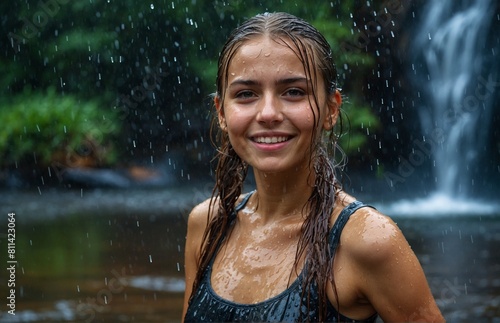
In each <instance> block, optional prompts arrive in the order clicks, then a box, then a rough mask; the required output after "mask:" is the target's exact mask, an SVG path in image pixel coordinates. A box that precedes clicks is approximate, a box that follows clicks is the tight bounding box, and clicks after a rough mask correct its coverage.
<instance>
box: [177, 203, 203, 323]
mask: <svg viewBox="0 0 500 323" xmlns="http://www.w3.org/2000/svg"><path fill="white" fill-rule="evenodd" d="M208 206H209V200H207V201H205V202H203V203H201V204H199V205H198V206H196V207H195V208H194V209H193V210H192V211H191V213H190V214H189V218H188V226H187V236H186V246H185V250H184V271H185V278H186V289H185V292H184V306H183V310H182V321H184V317H185V316H186V311H187V307H188V301H189V297H190V296H191V293H192V289H193V283H194V279H195V277H196V272H197V270H198V260H199V257H200V247H201V243H202V237H203V233H204V232H205V228H206V226H207V215H208Z"/></svg>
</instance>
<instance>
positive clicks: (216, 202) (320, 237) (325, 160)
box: [193, 12, 341, 320]
mask: <svg viewBox="0 0 500 323" xmlns="http://www.w3.org/2000/svg"><path fill="white" fill-rule="evenodd" d="M262 36H266V37H269V38H270V39H272V40H274V41H277V42H279V43H280V44H283V45H284V46H288V47H289V48H290V49H291V50H292V51H293V52H294V53H295V54H296V55H297V57H298V58H299V59H300V61H301V62H302V64H303V66H304V72H305V73H306V77H307V78H308V79H309V80H310V82H308V83H310V85H308V86H310V89H309V90H310V91H311V93H312V97H313V99H312V100H314V102H310V103H311V104H310V105H311V109H312V110H313V113H314V116H315V117H314V120H315V122H314V129H315V130H316V129H318V127H320V126H321V125H320V118H319V115H320V113H319V109H320V107H321V102H319V99H318V91H321V90H324V91H325V93H326V94H327V100H330V99H333V98H332V97H333V95H329V94H334V93H335V91H336V90H337V71H336V68H335V64H334V63H333V59H332V51H331V47H330V45H329V44H328V42H327V40H326V39H325V37H324V36H323V35H322V34H321V33H320V32H319V31H318V30H317V29H316V28H314V27H313V26H312V25H311V24H309V23H308V22H306V21H304V20H302V19H300V18H298V17H295V16H293V15H290V14H287V13H282V12H278V13H264V14H259V15H257V16H254V17H252V18H250V19H248V20H247V21H245V22H244V23H242V24H241V25H240V26H239V27H237V28H236V29H235V30H234V31H233V32H232V33H231V35H230V36H229V38H228V39H227V41H226V43H225V45H224V46H223V48H222V51H221V53H220V56H219V61H218V74H217V80H216V86H217V92H216V93H215V94H214V95H216V96H218V97H219V99H220V102H221V107H220V108H221V109H224V96H225V91H226V87H227V83H228V69H229V65H230V63H231V61H232V59H233V57H234V55H235V54H236V53H237V52H238V50H239V48H240V47H241V46H242V45H244V44H245V43H246V42H247V41H248V40H250V39H254V38H257V37H262ZM319 78H322V79H323V81H324V85H325V88H324V89H318V88H317V87H318V86H317V85H318V82H317V81H318V79H319ZM323 104H324V103H323ZM315 108H316V110H317V111H314V110H315ZM338 108H339V107H338ZM339 113H340V111H339ZM338 120H339V123H341V118H340V117H339V118H338ZM339 126H340V128H341V124H340V125H338V126H336V128H337V129H338V128H339ZM211 129H212V134H215V136H212V138H214V137H215V142H214V144H215V145H216V147H217V155H216V159H217V160H218V163H217V166H216V172H215V174H216V175H215V176H216V183H215V187H214V190H213V192H212V199H211V202H210V208H209V222H208V226H207V228H206V230H205V233H204V236H203V243H202V247H201V248H202V249H201V256H200V259H199V264H198V272H197V275H196V278H195V282H194V286H193V290H195V289H196V288H197V287H198V285H199V283H200V279H201V276H202V274H203V272H204V271H205V270H206V268H207V266H208V264H209V262H210V259H211V258H212V257H214V255H215V253H216V252H217V248H218V246H219V244H220V243H221V242H222V240H223V239H224V237H225V235H227V234H230V232H231V231H230V230H231V227H232V226H231V223H230V215H231V214H234V212H235V205H236V203H237V200H238V198H239V197H240V195H241V192H242V188H243V182H244V180H245V178H246V175H247V171H248V165H247V164H246V163H245V162H244V161H243V160H242V159H241V158H240V157H239V156H238V155H237V154H236V152H235V151H234V149H233V147H232V145H231V142H230V141H229V137H228V134H227V133H226V132H224V131H221V129H220V127H219V125H218V124H217V118H216V116H214V119H213V122H212V128H211ZM340 131H341V130H340ZM215 132H216V133H215ZM313 133H316V131H314V132H313ZM311 140H312V142H311V150H310V153H311V159H310V160H311V163H312V165H311V166H312V167H311V168H312V169H313V170H314V187H313V191H312V193H311V196H310V197H309V199H308V202H307V204H306V206H304V210H303V211H304V212H307V214H306V217H305V220H304V223H303V225H302V228H301V235H300V238H299V242H298V246H297V252H296V257H295V264H294V268H295V269H294V270H296V271H297V268H298V263H299V260H300V259H303V258H304V257H305V256H306V257H305V259H306V262H305V264H304V268H303V270H306V271H305V272H306V273H307V274H306V277H305V279H304V287H306V288H303V289H302V290H303V291H304V292H306V291H309V288H307V287H308V286H309V285H310V284H317V286H318V287H319V306H320V308H319V312H320V318H319V319H320V320H324V318H325V316H326V309H327V305H326V304H328V303H327V302H328V297H327V292H326V288H327V286H328V282H331V283H332V284H333V286H334V292H335V295H336V288H335V284H334V280H333V272H332V266H333V256H334V255H333V254H331V252H330V248H329V246H328V244H327V241H328V233H329V220H330V217H331V214H332V210H333V207H334V204H335V201H336V195H337V193H338V191H339V190H340V184H339V181H338V180H337V178H336V171H337V170H338V168H339V167H338V164H336V162H335V152H336V151H338V150H337V149H336V146H337V135H336V133H335V132H334V131H323V134H322V136H321V138H314V136H313V138H312V139H311ZM311 175H312V174H311ZM303 296H304V295H303ZM306 299H309V297H308V296H307V295H306ZM308 303H309V302H308ZM307 307H308V308H309V304H307ZM337 308H338V297H337Z"/></svg>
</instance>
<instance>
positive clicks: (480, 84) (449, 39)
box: [412, 0, 498, 198]
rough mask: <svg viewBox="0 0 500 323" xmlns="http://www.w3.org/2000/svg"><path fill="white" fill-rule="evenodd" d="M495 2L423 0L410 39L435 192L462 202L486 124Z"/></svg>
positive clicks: (489, 110) (490, 96)
mask: <svg viewBox="0 0 500 323" xmlns="http://www.w3.org/2000/svg"><path fill="white" fill-rule="evenodd" d="M494 1H495V0H462V1H457V0H427V2H426V4H425V7H424V8H423V12H422V21H421V22H420V25H419V26H418V28H416V34H415V35H414V38H413V45H412V51H413V54H414V55H416V58H415V64H414V65H413V68H414V70H413V73H414V74H415V75H416V82H415V84H416V87H417V88H418V90H419V91H420V92H421V95H423V96H424V97H423V98H424V100H426V104H425V105H424V106H421V107H417V108H418V110H419V111H418V112H419V117H420V122H421V126H422V131H423V134H424V140H426V141H427V142H432V147H431V151H432V159H433V163H434V171H435V173H434V174H435V182H436V190H437V193H438V194H440V195H444V196H447V197H450V198H456V197H464V196H467V194H468V188H469V187H471V186H473V185H474V180H475V179H474V176H473V174H472V171H471V168H472V166H474V164H475V163H477V161H478V159H479V157H480V156H479V155H480V152H481V150H482V149H483V147H484V145H485V141H486V139H487V138H486V136H487V131H488V124H489V120H491V113H492V109H493V108H492V107H493V97H494V95H493V94H494V89H493V88H494V87H495V86H496V85H497V84H498V83H496V81H497V80H496V76H497V75H494V74H491V73H493V72H492V71H493V70H494V69H493V68H491V66H487V64H486V60H485V57H484V53H485V50H484V48H485V45H486V40H487V36H488V29H489V26H490V24H491V22H492V19H493V13H494V3H493V2H494Z"/></svg>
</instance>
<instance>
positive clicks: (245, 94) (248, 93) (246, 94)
mask: <svg viewBox="0 0 500 323" xmlns="http://www.w3.org/2000/svg"><path fill="white" fill-rule="evenodd" d="M254 96H255V95H254V94H253V92H252V91H240V92H238V93H236V98H238V99H249V98H252V97H254Z"/></svg>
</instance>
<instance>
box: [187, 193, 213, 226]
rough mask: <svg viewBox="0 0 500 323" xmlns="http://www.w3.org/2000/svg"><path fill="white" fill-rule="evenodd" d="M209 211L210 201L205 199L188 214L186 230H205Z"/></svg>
mask: <svg viewBox="0 0 500 323" xmlns="http://www.w3.org/2000/svg"><path fill="white" fill-rule="evenodd" d="M209 210H210V199H206V200H205V201H203V202H201V203H200V204H198V205H196V206H195V207H194V208H193V209H192V210H191V213H189V219H188V229H191V228H193V229H194V228H198V229H201V228H203V229H205V227H206V226H207V222H208V212H209Z"/></svg>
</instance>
